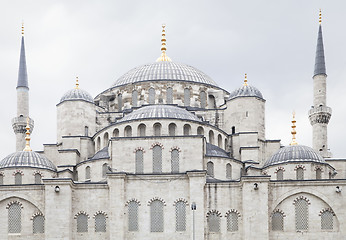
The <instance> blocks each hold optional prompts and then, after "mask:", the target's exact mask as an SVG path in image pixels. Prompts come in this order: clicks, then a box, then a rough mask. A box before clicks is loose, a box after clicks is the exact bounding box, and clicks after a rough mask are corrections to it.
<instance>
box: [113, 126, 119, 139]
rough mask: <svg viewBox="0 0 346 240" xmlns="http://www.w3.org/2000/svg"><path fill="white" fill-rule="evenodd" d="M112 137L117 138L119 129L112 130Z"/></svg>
mask: <svg viewBox="0 0 346 240" xmlns="http://www.w3.org/2000/svg"><path fill="white" fill-rule="evenodd" d="M113 137H119V129H117V128H116V129H114V130H113Z"/></svg>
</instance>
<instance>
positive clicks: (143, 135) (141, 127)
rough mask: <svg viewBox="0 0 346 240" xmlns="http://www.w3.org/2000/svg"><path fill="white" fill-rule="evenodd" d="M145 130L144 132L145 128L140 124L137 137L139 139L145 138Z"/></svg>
mask: <svg viewBox="0 0 346 240" xmlns="http://www.w3.org/2000/svg"><path fill="white" fill-rule="evenodd" d="M145 130H146V126H145V125H144V124H140V125H139V126H138V134H137V135H138V136H140V137H145Z"/></svg>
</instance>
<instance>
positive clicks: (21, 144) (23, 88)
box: [12, 24, 34, 151]
mask: <svg viewBox="0 0 346 240" xmlns="http://www.w3.org/2000/svg"><path fill="white" fill-rule="evenodd" d="M16 89H17V116H16V117H15V118H13V119H12V127H13V131H14V133H15V134H16V151H23V149H24V148H25V143H26V141H25V133H26V126H27V119H28V125H29V126H30V132H32V130H33V128H34V121H33V120H32V119H30V118H29V86H28V75H27V71H26V60H25V46H24V25H23V24H22V43H21V49H20V60H19V71H18V82H17V88H16Z"/></svg>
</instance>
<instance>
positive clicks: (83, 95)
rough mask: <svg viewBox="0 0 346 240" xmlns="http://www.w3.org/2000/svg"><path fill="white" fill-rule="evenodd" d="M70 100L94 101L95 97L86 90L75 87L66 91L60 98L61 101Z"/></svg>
mask: <svg viewBox="0 0 346 240" xmlns="http://www.w3.org/2000/svg"><path fill="white" fill-rule="evenodd" d="M68 100H83V101H87V102H91V103H94V99H93V97H92V96H91V95H90V94H89V93H88V92H87V91H85V90H83V89H80V88H74V89H71V90H69V91H68V92H66V93H65V94H64V95H63V96H62V97H61V99H60V103H62V102H64V101H68Z"/></svg>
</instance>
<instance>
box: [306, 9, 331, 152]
mask: <svg viewBox="0 0 346 240" xmlns="http://www.w3.org/2000/svg"><path fill="white" fill-rule="evenodd" d="M326 80H327V73H326V65H325V60H324V48H323V38H322V17H321V10H320V14H319V29H318V38H317V48H316V59H315V70H314V76H313V85H314V89H313V92H314V99H313V100H314V102H313V106H312V107H311V109H310V111H309V119H310V123H311V125H312V146H313V149H314V150H315V151H317V152H318V153H320V154H321V155H322V156H323V157H324V158H328V157H331V156H332V154H331V153H330V152H329V150H328V139H327V127H328V123H329V119H330V117H331V115H332V109H331V108H330V107H327V81H326Z"/></svg>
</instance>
